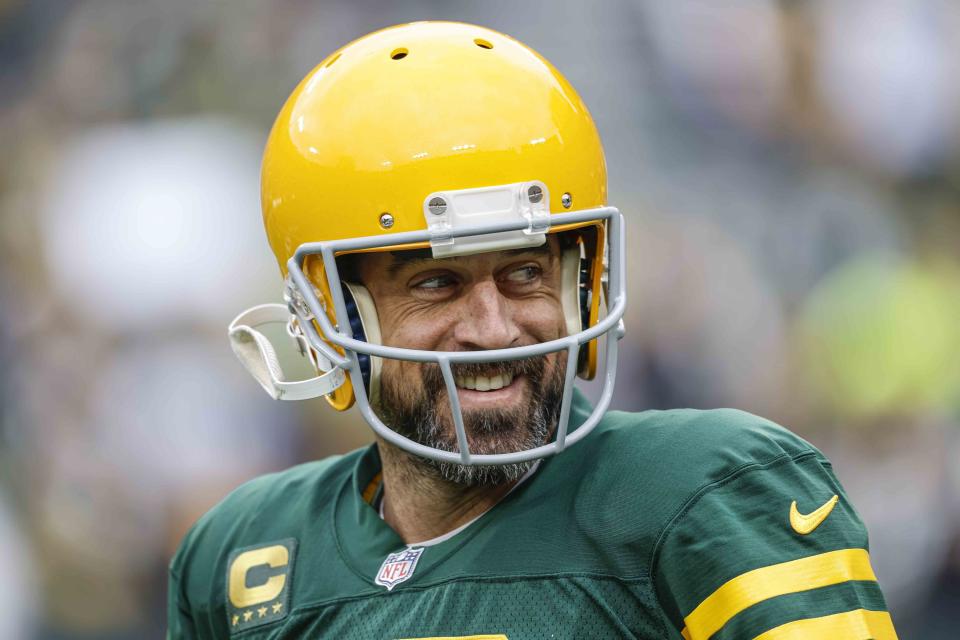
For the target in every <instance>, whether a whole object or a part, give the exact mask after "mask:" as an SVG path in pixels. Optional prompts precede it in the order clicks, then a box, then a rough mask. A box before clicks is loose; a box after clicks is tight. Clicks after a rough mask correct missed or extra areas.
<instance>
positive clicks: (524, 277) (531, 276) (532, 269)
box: [504, 264, 542, 284]
mask: <svg viewBox="0 0 960 640" xmlns="http://www.w3.org/2000/svg"><path fill="white" fill-rule="evenodd" d="M541 273H542V270H541V269H540V267H539V266H537V265H535V264H528V265H524V266H522V267H520V268H519V269H514V270H512V271H510V272H509V273H508V274H507V275H506V277H505V278H504V280H506V281H508V282H511V283H513V284H529V283H531V282H536V281H537V280H538V279H539V278H540V275H541Z"/></svg>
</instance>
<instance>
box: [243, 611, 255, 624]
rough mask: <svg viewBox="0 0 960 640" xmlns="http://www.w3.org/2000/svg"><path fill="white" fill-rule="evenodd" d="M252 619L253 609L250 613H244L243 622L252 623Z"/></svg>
mask: <svg viewBox="0 0 960 640" xmlns="http://www.w3.org/2000/svg"><path fill="white" fill-rule="evenodd" d="M252 617H253V609H251V610H250V611H244V612H243V621H244V622H250V618H252Z"/></svg>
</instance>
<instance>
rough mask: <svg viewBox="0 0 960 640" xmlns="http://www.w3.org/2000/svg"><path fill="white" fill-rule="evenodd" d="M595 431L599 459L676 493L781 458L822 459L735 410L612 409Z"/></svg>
mask: <svg viewBox="0 0 960 640" xmlns="http://www.w3.org/2000/svg"><path fill="white" fill-rule="evenodd" d="M598 431H600V433H599V437H598V438H596V441H597V442H596V445H597V446H598V447H600V448H601V449H602V451H599V452H597V453H598V455H600V456H603V457H604V459H605V460H613V461H615V463H616V464H618V466H623V468H624V470H628V469H632V470H633V473H634V474H637V475H639V476H640V477H639V478H637V479H638V480H652V479H653V478H659V479H660V480H659V482H661V483H663V482H668V483H669V484H671V485H673V486H676V487H677V488H678V489H679V490H680V491H689V490H691V489H696V488H698V487H700V486H702V485H704V484H708V483H710V482H715V481H718V480H721V479H723V478H724V477H726V476H727V475H729V474H731V473H734V472H736V471H737V470H738V469H741V468H743V467H747V466H751V465H768V464H770V463H772V462H774V461H776V460H779V459H783V458H797V457H804V456H815V457H818V458H820V459H821V460H824V461H826V458H825V457H824V455H823V454H822V453H821V452H820V451H819V450H818V449H817V448H816V447H814V446H813V445H812V444H810V443H809V442H807V441H806V440H804V439H803V438H801V437H800V436H798V435H796V434H795V433H793V432H791V431H790V430H788V429H786V428H784V427H782V426H780V425H778V424H776V423H775V422H772V421H770V420H767V419H765V418H761V417H760V416H756V415H754V414H751V413H748V412H746V411H740V410H737V409H710V410H697V409H673V410H669V411H644V412H641V413H627V412H621V411H611V412H609V413H608V414H607V415H606V416H605V417H604V420H603V422H602V423H601V425H600V428H599V429H598Z"/></svg>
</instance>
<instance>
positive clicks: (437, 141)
mask: <svg viewBox="0 0 960 640" xmlns="http://www.w3.org/2000/svg"><path fill="white" fill-rule="evenodd" d="M261 188H262V206H263V221H264V226H265V227H266V232H267V237H268V239H269V242H270V246H271V248H272V249H273V252H274V254H275V255H276V258H277V262H278V263H279V266H280V271H281V273H282V275H283V276H284V278H285V283H286V287H285V299H286V302H287V306H286V307H281V306H279V305H265V306H261V307H256V308H254V309H252V310H250V311H248V312H246V313H245V314H241V315H240V316H238V318H237V319H236V320H235V321H234V322H233V324H232V325H231V329H230V333H231V339H232V342H233V346H234V350H235V351H236V353H237V355H238V356H239V357H240V358H241V360H242V361H243V362H244V364H245V365H246V366H247V368H248V369H249V370H250V371H251V373H253V374H254V376H255V377H256V378H257V379H258V380H259V381H260V382H261V384H262V385H263V386H264V388H265V389H267V391H268V392H270V393H271V394H272V395H273V396H274V397H278V398H287V399H300V398H304V397H316V396H318V395H324V396H325V397H326V399H327V401H328V402H329V403H330V404H331V405H332V406H333V407H334V408H336V409H338V410H345V409H347V408H349V407H350V406H352V405H353V403H354V402H355V401H356V402H357V404H358V407H359V409H360V411H361V413H362V414H363V416H364V418H365V419H366V420H367V421H368V422H369V423H370V424H371V426H372V427H373V429H374V430H375V431H376V432H377V433H378V434H379V435H380V436H381V437H383V438H384V439H386V440H387V441H389V442H391V443H393V444H395V445H397V446H399V447H401V448H403V449H405V450H407V451H410V452H412V453H415V454H417V455H422V456H425V457H428V458H433V459H436V460H444V461H450V462H456V463H463V464H503V463H508V462H520V461H525V460H531V459H535V458H540V457H544V456H546V455H550V454H552V453H556V452H558V451H561V450H563V449H564V448H565V447H566V446H568V445H569V444H572V443H573V442H576V441H577V440H579V439H580V438H582V437H583V436H584V435H586V434H587V433H588V432H589V431H590V429H591V428H593V426H595V425H596V423H597V422H598V421H599V419H600V417H602V414H603V412H604V411H605V410H606V408H607V406H608V405H609V402H610V398H611V396H612V393H613V382H614V376H615V369H616V345H617V339H619V338H620V337H622V335H623V328H622V322H621V317H622V315H623V310H624V305H625V296H624V282H623V277H624V273H623V272H624V267H623V257H624V256H623V232H622V217H621V216H620V214H619V212H618V211H617V210H616V209H614V208H612V207H607V206H606V204H607V203H606V195H607V194H606V166H605V163H604V157H603V148H602V146H601V144H600V138H599V136H598V134H597V130H596V127H595V126H594V123H593V120H592V119H591V117H590V114H589V112H588V111H587V108H586V106H585V105H584V104H583V102H582V101H581V99H580V97H579V96H578V95H577V93H576V92H575V91H574V89H573V88H572V87H571V86H570V84H569V83H568V82H567V81H566V79H564V77H563V76H562V75H560V73H559V72H558V71H557V70H556V69H555V68H554V67H553V66H551V65H550V63H549V62H547V61H546V60H545V59H543V58H542V57H541V56H540V55H539V54H537V53H536V52H534V51H532V50H531V49H530V48H528V47H526V46H525V45H523V44H521V43H520V42H517V41H516V40H514V39H512V38H509V37H507V36H505V35H503V34H500V33H498V32H496V31H492V30H490V29H486V28H483V27H478V26H473V25H468V24H459V23H448V22H419V23H413V24H407V25H400V26H395V27H391V28H388V29H384V30H382V31H378V32H375V33H372V34H370V35H367V36H365V37H363V38H361V39H359V40H357V41H355V42H352V43H350V44H348V45H346V46H345V47H343V48H342V49H340V50H338V51H336V52H334V53H333V54H332V55H330V56H329V57H328V58H327V59H326V60H324V61H323V62H322V63H320V65H319V66H317V67H316V68H315V69H313V71H311V72H310V73H309V74H308V75H307V77H306V78H304V79H303V81H302V82H301V83H300V84H299V86H297V88H296V89H294V91H293V93H292V94H291V96H290V98H289V99H288V100H287V102H286V104H285V105H284V107H283V109H282V110H281V111H280V114H279V116H278V117H277V120H276V122H275V123H274V125H273V129H272V131H271V133H270V136H269V139H268V141H267V145H266V150H265V153H264V158H263V169H262V185H261ZM560 232H565V236H564V237H565V238H566V239H567V242H566V245H565V246H566V247H567V248H566V249H564V250H563V257H562V268H561V270H562V272H563V274H564V275H563V281H564V285H563V298H564V299H563V306H564V314H565V316H566V324H567V334H568V335H567V336H566V337H564V338H561V339H558V340H553V341H551V342H546V343H541V344H537V345H530V346H525V347H513V348H508V349H497V350H488V351H469V352H434V351H425V350H419V349H402V348H397V347H391V346H386V345H382V344H380V339H379V336H380V332H379V322H378V319H377V315H376V307H375V305H374V303H373V300H372V298H371V296H370V294H369V293H368V292H367V291H366V290H365V289H364V287H362V286H361V285H359V284H357V283H350V282H342V281H341V280H340V276H339V272H338V268H337V257H339V256H342V255H345V254H349V253H356V252H369V251H397V250H403V249H417V248H419V249H430V250H431V251H432V255H433V256H434V257H442V256H454V255H464V254H470V253H477V252H481V251H495V250H502V249H509V248H516V247H523V246H535V245H541V244H543V243H544V242H545V241H546V235H547V234H553V233H560ZM566 232H569V233H570V235H572V237H573V238H574V241H572V242H571V241H569V237H570V235H566ZM604 296H606V297H607V300H606V302H607V304H606V305H605V306H608V307H609V308H608V309H607V310H606V314H605V316H604V317H602V318H601V304H600V302H601V298H602V297H604ZM270 321H278V322H279V321H283V322H286V323H287V330H288V333H289V334H290V335H291V337H293V338H294V339H295V340H296V341H297V342H298V344H299V345H300V347H301V351H302V352H303V353H305V354H306V355H308V356H309V357H310V358H311V360H312V361H313V363H314V365H315V366H316V367H317V370H318V373H320V374H321V375H319V376H317V377H316V378H312V379H310V380H305V381H294V382H291V381H287V380H285V379H284V377H283V374H282V370H281V368H280V366H279V362H278V361H277V358H276V356H275V353H274V351H273V350H272V349H271V346H270V343H269V341H268V340H267V339H266V338H265V337H264V336H263V334H261V333H259V332H258V331H257V330H256V329H254V326H255V325H256V324H258V323H262V322H270ZM609 332H613V333H614V337H615V338H616V339H606V340H605V344H606V351H607V362H606V365H607V372H606V374H605V381H604V390H603V392H602V394H601V399H600V401H599V403H598V405H597V407H596V408H595V410H594V412H593V415H591V416H590V418H589V419H588V420H587V421H586V422H585V423H584V424H583V425H582V426H581V427H580V428H579V429H577V430H576V432H575V433H572V434H570V435H569V436H568V435H567V434H566V422H567V419H568V417H569V408H570V402H571V397H572V389H573V378H574V376H575V375H576V374H577V373H579V374H580V376H581V377H584V378H592V377H593V376H594V374H595V371H596V363H597V348H598V346H597V339H598V338H599V337H600V336H601V335H603V334H607V333H609ZM562 350H567V351H568V359H567V371H566V385H565V389H564V396H563V405H562V410H561V413H560V426H559V427H558V434H557V437H556V438H555V441H554V442H552V443H550V444H547V445H543V446H541V447H538V448H536V449H531V450H528V451H518V452H511V453H503V454H490V455H472V454H471V453H470V452H469V450H468V448H467V446H466V436H465V433H464V427H463V420H462V416H461V414H460V411H459V403H458V400H457V394H456V388H455V386H454V378H453V374H452V372H451V365H452V364H456V363H463V362H493V361H502V360H516V359H521V358H527V357H531V356H536V355H543V354H546V353H550V352H558V351H562ZM382 358H398V359H401V360H412V361H419V362H433V363H436V364H438V365H439V366H440V369H441V371H442V373H443V377H444V380H445V382H446V385H447V390H448V397H449V398H450V402H451V409H452V415H453V417H454V422H455V427H456V429H457V435H458V442H459V443H460V449H461V450H460V451H458V452H450V451H442V450H439V449H435V448H432V447H427V446H424V445H422V444H420V443H417V442H414V441H412V440H410V439H408V438H405V437H403V436H401V435H400V434H398V433H396V432H395V431H394V430H392V429H391V428H390V427H389V426H387V425H385V424H384V423H383V422H382V421H381V420H380V418H379V417H378V416H377V415H376V414H375V413H374V411H373V410H372V408H371V403H373V404H376V398H377V394H378V390H379V370H380V362H381V359H382Z"/></svg>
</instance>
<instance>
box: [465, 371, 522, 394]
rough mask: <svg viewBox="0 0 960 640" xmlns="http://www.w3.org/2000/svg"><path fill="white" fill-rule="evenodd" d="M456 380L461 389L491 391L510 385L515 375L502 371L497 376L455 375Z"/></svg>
mask: <svg viewBox="0 0 960 640" xmlns="http://www.w3.org/2000/svg"><path fill="white" fill-rule="evenodd" d="M454 381H455V382H456V383H457V386H458V387H460V388H461V389H471V390H474V391H491V390H494V389H502V388H503V387H506V386H509V385H510V383H512V382H513V375H511V374H509V373H501V374H499V375H495V376H455V378H454Z"/></svg>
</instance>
